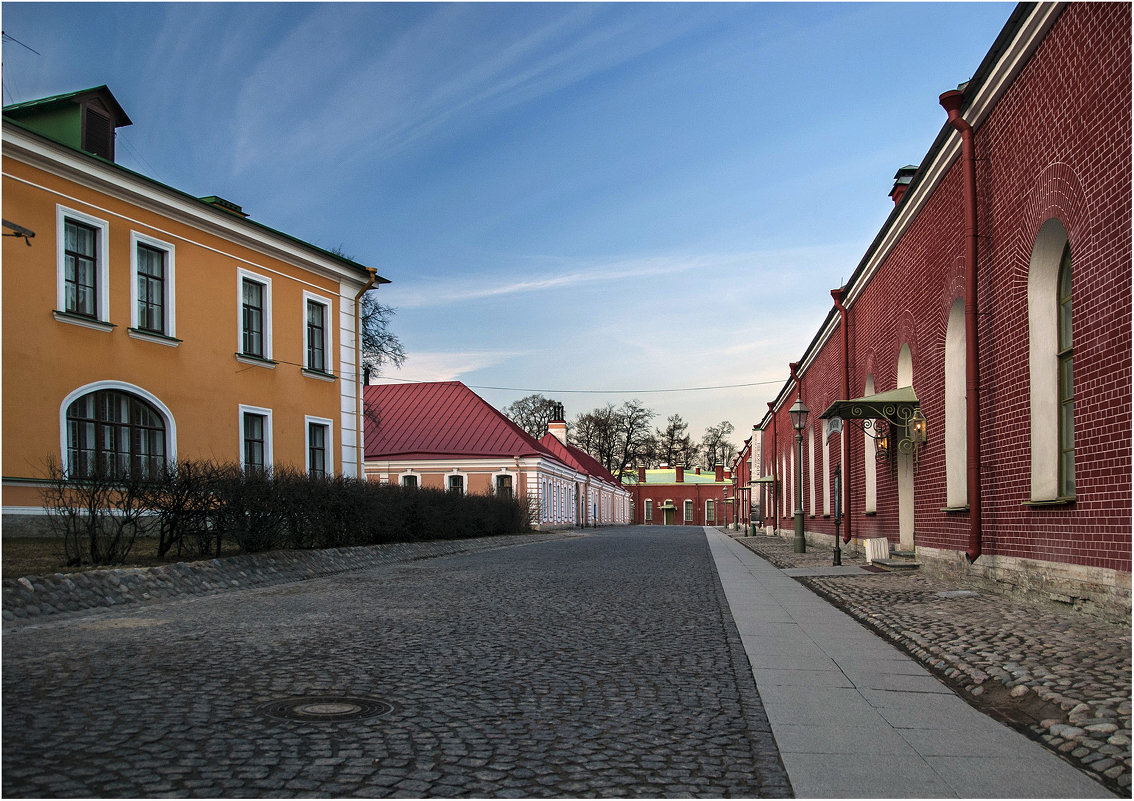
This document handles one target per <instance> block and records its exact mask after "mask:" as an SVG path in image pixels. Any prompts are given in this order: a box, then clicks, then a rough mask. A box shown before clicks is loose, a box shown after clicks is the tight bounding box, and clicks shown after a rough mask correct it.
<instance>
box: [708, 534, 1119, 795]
mask: <svg viewBox="0 0 1134 801" xmlns="http://www.w3.org/2000/svg"><path fill="white" fill-rule="evenodd" d="M705 533H706V537H707V538H708V541H709V545H710V548H711V551H712V554H713V558H714V561H715V562H716V565H717V571H718V574H719V576H720V579H721V583H722V585H723V587H724V591H725V595H726V597H727V599H728V603H729V606H730V608H731V610H732V615H733V617H734V619H735V621H736V625H737V628H738V629H739V631H740V636H741V639H742V641H743V643H744V648H745V650H746V652H747V654H748V659H749V662H750V663H751V666H752V671H753V675H754V677H755V680H756V684H757V687H758V689H759V692H760V696H761V698H762V699H763V702H764V706H765V709H766V711H767V714H768V718H769V721H770V723H771V726H772V731H773V733H774V735H775V738H776V742H777V744H778V746H779V749H780V753H781V756H782V759H783V762H784V766H785V767H786V769H787V771H788V775H789V778H790V780H791V783H792V787H793V789H794V791H795V795H796V796H797V797H800V798H895V797H901V798H918V797H920V798H950V797H962V798H993V797H1003V798H1007V797H1012V798H1107V797H1111V796H1112V795H1113V794H1112V793H1111V792H1110V791H1109V790H1108V789H1107V788H1106V787H1104V786H1103V784H1102V783H1100V782H1099V781H1096V780H1095V779H1094V778H1092V777H1090V776H1088V775H1087V773H1085V772H1084V771H1082V770H1079V769H1077V768H1076V767H1074V766H1073V765H1071V764H1069V763H1068V762H1067V761H1065V760H1064V759H1062V758H1060V756H1058V755H1056V754H1054V753H1051V751H1049V750H1048V749H1046V748H1044V747H1043V746H1042V745H1040V744H1039V743H1037V742H1034V741H1033V740H1031V739H1029V738H1028V737H1026V736H1024V735H1023V734H1021V733H1019V732H1017V731H1015V730H1014V729H1012V728H1009V727H1008V726H1007V725H1005V724H1003V723H1001V722H998V721H996V720H994V719H993V718H991V717H989V716H987V715H985V714H983V713H982V712H979V711H978V710H976V709H974V708H973V707H972V706H970V705H969V704H968V703H966V702H965V701H964V700H962V699H961V698H960V697H959V696H958V695H957V693H956V692H955V691H954V690H953V689H952V688H950V687H949V686H947V685H946V684H944V683H942V682H941V681H940V680H938V678H936V677H935V676H934V675H933V674H932V673H931V672H930V671H929V670H928V669H927V668H926V667H924V666H923V665H922V664H920V663H919V662H918V660H916V659H914V658H913V657H911V656H909V655H907V654H906V653H904V652H903V651H901V650H899V649H898V648H896V647H895V646H894V645H892V644H891V643H889V642H888V641H886V640H885V639H883V638H882V637H880V636H878V635H877V634H875V633H874V632H872V631H870V630H869V629H867V628H866V627H865V626H863V625H860V624H858V623H857V622H856V621H855V620H853V619H852V618H850V617H848V615H847V614H846V613H844V612H842V611H840V610H839V609H837V608H835V607H834V606H833V605H832V604H831V603H830V602H829V601H827V600H825V599H823V598H821V597H819V596H818V595H816V594H815V593H814V592H812V591H811V590H810V589H808V588H807V587H805V586H804V585H803V584H801V583H800V582H799V581H797V580H796V579H795V578H793V577H792V576H789V575H787V574H786V573H785V571H784V570H781V569H780V568H778V567H776V566H775V565H773V564H772V563H771V562H769V561H767V560H766V559H764V558H761V557H760V556H758V555H757V554H756V553H755V552H754V551H753V550H752V549H750V548H747V547H745V546H744V545H743V544H741V543H740V542H738V541H736V540H734V539H733V538H731V537H729V536H728V535H727V534H725V533H723V532H721V531H719V530H717V529H714V528H706V529H705ZM789 547H790V546H789ZM855 570H858V571H860V572H864V571H861V568H860V567H856V566H853V565H852V566H848V570H845V571H842V572H843V573H844V574H847V573H851V572H853V571H855ZM819 572H829V571H819ZM867 575H868V576H869V574H867Z"/></svg>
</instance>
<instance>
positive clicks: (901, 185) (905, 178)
mask: <svg viewBox="0 0 1134 801" xmlns="http://www.w3.org/2000/svg"><path fill="white" fill-rule="evenodd" d="M916 172H917V165H916V164H907V165H906V166H904V167H902V168H901V169H899V170H898V171H897V172H896V173H894V188H893V189H891V190H890V197H892V198H893V199H894V205H895V206H896V205H898V201H899V200H901V199H902V195H904V194H905V193H906V189H908V188H909V185H910V181H912V180H913V177H914V173H916Z"/></svg>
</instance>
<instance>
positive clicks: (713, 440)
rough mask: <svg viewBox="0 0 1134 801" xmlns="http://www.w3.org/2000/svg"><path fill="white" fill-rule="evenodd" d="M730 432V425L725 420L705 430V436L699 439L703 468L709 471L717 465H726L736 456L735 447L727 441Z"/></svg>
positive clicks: (731, 428) (731, 430)
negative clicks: (703, 456)
mask: <svg viewBox="0 0 1134 801" xmlns="http://www.w3.org/2000/svg"><path fill="white" fill-rule="evenodd" d="M732 432H733V426H732V423H730V422H729V421H727V420H722V421H721V422H720V423H718V424H717V425H715V426H709V427H708V428H706V429H705V436H703V437H702V438H701V447H702V448H703V453H704V455H705V467H707V468H709V469H710V470H711V469H712V468H713V467H714V466H715V465H716V464H718V463H720V464H727V463H728V462H729V460H730V459H732V457H733V456H734V455H735V454H736V446H735V445H733V444H732V443H731V442H729V441H728V437H729V434H731V433H732Z"/></svg>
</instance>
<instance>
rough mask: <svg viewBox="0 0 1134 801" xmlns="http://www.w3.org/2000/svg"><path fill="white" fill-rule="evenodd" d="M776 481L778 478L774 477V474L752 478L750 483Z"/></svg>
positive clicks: (772, 482)
mask: <svg viewBox="0 0 1134 801" xmlns="http://www.w3.org/2000/svg"><path fill="white" fill-rule="evenodd" d="M775 481H776V479H775V478H773V477H772V476H761V477H760V478H754V479H752V480H751V481H749V482H748V483H749V484H774V483H775Z"/></svg>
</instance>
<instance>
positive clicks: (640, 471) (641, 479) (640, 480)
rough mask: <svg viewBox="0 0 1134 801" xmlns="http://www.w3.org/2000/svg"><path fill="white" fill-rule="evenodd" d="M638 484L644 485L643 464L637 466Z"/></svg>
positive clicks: (644, 467) (644, 473)
mask: <svg viewBox="0 0 1134 801" xmlns="http://www.w3.org/2000/svg"><path fill="white" fill-rule="evenodd" d="M638 483H639V484H645V483H646V466H645V465H644V464H640V465H638Z"/></svg>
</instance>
